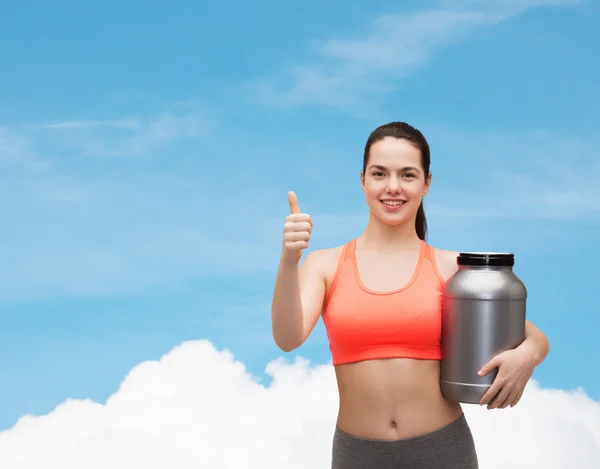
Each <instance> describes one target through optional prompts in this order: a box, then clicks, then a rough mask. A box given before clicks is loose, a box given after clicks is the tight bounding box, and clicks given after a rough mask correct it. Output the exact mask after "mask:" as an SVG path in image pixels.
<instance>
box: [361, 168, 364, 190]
mask: <svg viewBox="0 0 600 469" xmlns="http://www.w3.org/2000/svg"><path fill="white" fill-rule="evenodd" d="M360 188H361V189H362V191H363V192H364V191H365V174H364V173H363V171H362V170H361V171H360Z"/></svg>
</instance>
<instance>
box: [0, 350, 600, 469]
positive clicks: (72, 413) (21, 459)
mask: <svg viewBox="0 0 600 469" xmlns="http://www.w3.org/2000/svg"><path fill="white" fill-rule="evenodd" d="M266 371H267V373H268V374H269V375H270V376H272V377H273V382H272V383H271V384H270V385H269V386H268V387H265V386H263V385H262V384H261V383H260V382H258V381H257V379H256V378H255V377H253V376H252V375H250V374H249V373H248V372H247V371H246V370H245V367H244V365H243V363H240V362H239V361H235V360H234V357H233V356H232V355H231V354H230V353H229V352H228V351H221V352H219V351H217V350H215V349H214V348H213V346H212V345H211V344H210V343H209V342H207V341H196V342H187V343H184V344H182V345H181V346H180V347H177V348H175V349H174V350H172V351H171V352H170V353H168V354H167V355H165V356H164V357H163V358H162V359H161V360H160V361H148V362H144V363H142V364H140V365H138V366H137V367H135V368H134V369H133V370H132V371H131V372H130V373H129V375H128V376H127V377H126V379H125V380H124V382H123V383H122V384H121V386H120V388H119V389H118V391H117V392H116V393H115V394H114V395H112V396H111V397H110V398H109V399H108V401H107V402H106V403H105V404H100V403H96V402H92V401H90V400H69V401H67V402H64V403H62V404H61V405H59V406H58V407H57V408H56V409H55V410H54V411H53V412H51V413H49V414H47V415H42V416H37V417H33V416H24V417H22V418H21V419H20V420H19V421H18V422H17V424H16V425H15V426H14V427H13V428H12V429H8V430H6V431H4V432H2V433H0V467H2V469H80V468H85V469H105V468H107V467H110V468H112V469H135V468H140V469H141V468H143V469H167V468H168V469H191V468H199V467H209V468H211V469H220V468H223V469H230V468H233V467H243V468H245V469H254V468H256V469H259V468H260V469H271V468H272V469H280V468H282V467H285V468H289V469H312V468H326V467H329V461H330V451H331V438H332V432H333V429H334V425H335V418H336V413H337V404H338V397H337V390H336V385H335V378H334V374H333V369H332V367H331V366H330V365H329V364H326V365H319V366H313V365H311V364H310V363H308V362H307V361H305V360H302V359H300V360H298V361H296V362H295V363H293V364H289V363H286V362H284V361H281V360H276V361H274V362H271V363H270V364H269V365H268V366H267V368H266ZM465 412H466V415H467V418H468V420H469V422H470V425H471V428H472V431H473V434H474V437H475V440H476V445H477V448H478V452H479V458H480V465H481V466H480V467H482V469H506V468H511V469H537V468H539V469H564V468H565V467H576V468H578V469H593V468H595V467H597V462H598V459H599V458H600V404H599V403H598V402H595V401H593V400H592V399H590V398H589V397H588V396H587V395H586V394H585V393H584V392H583V391H582V390H575V391H571V392H567V391H563V390H555V389H544V388H540V387H539V385H538V384H537V383H536V382H535V381H532V382H531V383H530V385H529V386H528V388H527V390H526V392H525V394H524V396H523V399H522V401H521V402H520V403H519V405H518V406H517V407H515V408H513V409H506V410H495V411H488V410H487V409H485V408H480V407H478V406H465Z"/></svg>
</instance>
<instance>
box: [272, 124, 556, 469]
mask: <svg viewBox="0 0 600 469" xmlns="http://www.w3.org/2000/svg"><path fill="white" fill-rule="evenodd" d="M429 166H430V154H429V145H428V143H427V141H426V139H425V138H424V137H423V135H422V134H421V133H420V132H419V131H418V130H416V129H415V128H413V127H411V126H410V125H408V124H406V123H402V122H392V123H389V124H386V125H383V126H381V127H379V128H377V129H375V130H374V131H373V132H372V133H371V135H370V136H369V138H368V140H367V143H366V146H365V151H364V159H363V169H362V171H361V173H360V181H361V187H362V190H363V192H364V194H365V198H366V202H367V205H368V207H369V209H370V216H369V221H368V224H367V227H366V229H365V230H364V231H363V233H362V234H360V236H358V237H357V238H356V239H352V240H351V241H349V242H347V243H346V244H344V245H343V246H338V247H334V248H330V249H321V250H315V251H313V252H311V253H310V254H309V255H308V256H307V257H306V259H305V260H304V261H303V262H302V264H301V265H300V258H301V256H302V251H303V250H304V249H306V248H307V247H308V242H309V239H310V235H311V232H312V227H313V224H312V220H311V218H310V216H309V215H307V214H304V213H302V212H301V211H300V208H299V205H298V200H297V198H296V195H295V194H294V193H293V192H290V193H289V194H288V199H289V205H290V212H291V213H290V215H289V216H288V217H287V219H286V221H285V225H284V235H283V248H282V253H281V259H280V265H279V271H278V274H277V279H276V283H275V291H274V295H273V304H272V327H273V338H274V340H275V342H276V343H277V345H278V346H279V347H280V348H281V349H282V350H283V351H286V352H290V351H292V350H294V349H296V348H297V347H299V346H300V345H302V344H303V343H304V341H305V340H306V339H307V337H308V336H309V334H310V333H311V332H312V330H313V328H314V326H315V324H316V323H317V321H318V319H319V317H322V318H323V322H324V324H325V328H326V331H327V336H328V338H329V343H330V349H331V353H332V358H333V365H334V366H335V373H336V379H337V383H338V390H339V411H338V418H337V424H336V428H335V433H334V436H333V451H332V469H367V468H375V467H377V468H380V469H404V468H406V469H409V468H428V469H437V468H439V469H442V468H443V469H459V468H460V469H476V468H478V458H477V454H476V450H475V444H474V441H473V438H472V434H471V431H470V428H469V425H468V423H467V421H466V419H465V416H464V414H463V411H462V408H461V406H460V404H458V403H454V402H449V401H447V400H445V399H444V397H443V396H442V394H441V391H440V384H439V378H440V359H441V289H442V285H443V283H444V282H445V281H446V280H448V278H450V277H451V276H452V275H453V274H454V272H456V270H457V262H456V257H457V255H458V253H457V252H455V251H447V250H442V249H438V248H434V247H432V246H430V245H428V244H427V243H426V241H425V239H426V232H427V223H426V219H425V212H424V210H423V202H422V199H423V197H424V196H425V195H426V194H427V192H428V190H429V187H430V184H431V174H430V172H429ZM548 350H549V345H548V341H547V339H546V337H545V335H544V334H543V333H542V332H541V331H540V330H539V329H537V328H536V327H535V326H533V325H532V324H531V323H530V322H529V321H528V322H527V327H526V339H525V341H524V342H523V343H522V344H521V345H520V346H519V347H517V348H516V349H514V350H510V351H507V352H504V353H502V354H499V355H497V356H496V357H494V358H493V359H492V360H491V361H490V362H489V363H487V364H485V365H484V366H483V368H482V370H481V371H480V372H481V373H482V374H484V375H485V374H487V373H489V372H490V371H492V370H493V369H495V368H498V374H497V377H496V379H495V380H494V383H493V385H492V387H491V388H490V390H489V391H488V392H487V393H486V395H485V396H483V398H482V402H481V404H482V405H485V404H487V406H488V408H489V409H495V408H501V409H504V408H506V407H508V406H511V407H512V406H514V405H516V404H517V403H518V402H519V399H520V398H521V395H522V393H523V390H524V388H525V386H526V384H527V382H528V380H529V378H530V377H531V375H532V373H533V370H534V368H535V367H536V366H537V365H538V364H540V363H541V362H542V360H544V359H545V357H546V355H547V353H548Z"/></svg>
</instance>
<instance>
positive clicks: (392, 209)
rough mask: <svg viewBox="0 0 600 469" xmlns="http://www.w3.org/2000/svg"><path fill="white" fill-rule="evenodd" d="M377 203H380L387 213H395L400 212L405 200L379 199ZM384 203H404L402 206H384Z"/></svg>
mask: <svg viewBox="0 0 600 469" xmlns="http://www.w3.org/2000/svg"><path fill="white" fill-rule="evenodd" d="M379 201H380V202H381V205H383V206H384V207H385V209H386V210H387V211H388V212H397V211H399V210H402V207H404V205H406V200H404V199H380V200H379ZM385 201H394V202H404V204H398V205H386V204H384V203H383V202H385Z"/></svg>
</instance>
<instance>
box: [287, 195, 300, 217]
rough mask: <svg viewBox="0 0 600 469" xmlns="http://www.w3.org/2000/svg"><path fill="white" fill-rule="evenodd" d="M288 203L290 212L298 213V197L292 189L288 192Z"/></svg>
mask: <svg viewBox="0 0 600 469" xmlns="http://www.w3.org/2000/svg"><path fill="white" fill-rule="evenodd" d="M288 203H289V204H290V213H300V206H299V205H298V197H297V196H296V193H295V192H293V191H290V192H288Z"/></svg>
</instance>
